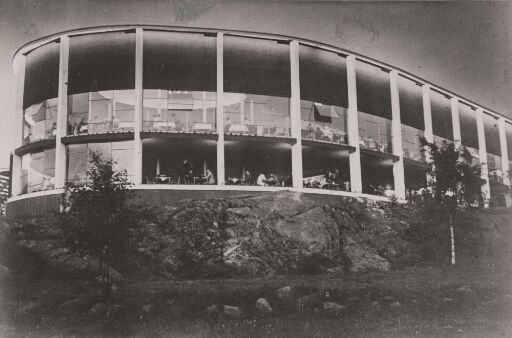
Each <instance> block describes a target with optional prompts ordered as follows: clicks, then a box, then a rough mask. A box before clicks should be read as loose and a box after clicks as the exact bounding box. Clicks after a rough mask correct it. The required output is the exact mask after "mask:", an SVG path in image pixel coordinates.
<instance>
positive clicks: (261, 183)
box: [256, 173, 268, 187]
mask: <svg viewBox="0 0 512 338" xmlns="http://www.w3.org/2000/svg"><path fill="white" fill-rule="evenodd" d="M256 185H259V186H262V187H265V186H267V185H268V184H267V177H266V176H265V174H263V173H261V174H259V176H258V179H257V180H256Z"/></svg>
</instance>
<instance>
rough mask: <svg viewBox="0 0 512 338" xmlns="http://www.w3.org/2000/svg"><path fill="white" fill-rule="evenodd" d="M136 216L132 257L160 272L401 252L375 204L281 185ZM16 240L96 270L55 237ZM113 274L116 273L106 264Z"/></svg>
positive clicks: (257, 270) (323, 264)
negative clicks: (326, 198)
mask: <svg viewBox="0 0 512 338" xmlns="http://www.w3.org/2000/svg"><path fill="white" fill-rule="evenodd" d="M154 211H155V216H154V217H153V218H152V219H151V221H149V220H143V221H141V223H140V227H139V230H138V231H140V234H139V235H140V242H138V246H137V253H138V255H137V257H136V259H140V262H136V261H135V260H133V261H134V263H133V264H140V267H141V268H147V265H150V266H151V267H152V268H153V270H154V271H156V272H157V273H159V274H161V275H162V276H165V277H166V278H169V277H174V276H184V277H196V275H194V274H197V273H199V275H197V276H198V277H201V276H205V277H210V276H215V274H219V273H220V274H222V273H225V272H226V271H229V273H230V274H252V275H271V274H274V273H293V272H300V273H318V272H326V271H328V270H329V271H334V272H340V273H341V272H344V271H347V270H350V271H368V270H381V271H387V270H389V268H390V266H391V264H390V262H393V261H394V260H395V259H396V258H397V257H402V256H404V255H406V254H407V253H408V247H407V244H405V241H403V240H401V239H400V231H402V230H401V229H402V228H403V227H404V225H399V226H395V225H394V224H392V223H391V222H390V221H389V220H388V219H387V218H386V217H385V215H384V213H383V211H382V210H379V209H376V207H374V206H371V205H370V204H365V203H362V202H358V201H357V200H355V199H349V198H346V199H340V204H339V205H328V204H321V203H317V202H315V201H314V200H313V199H312V198H310V197H308V196H307V195H306V194H301V193H296V192H290V191H281V192H275V193H262V194H260V195H256V196H249V197H242V198H236V199H229V198H226V199H209V200H187V201H180V202H177V203H173V204H172V205H168V206H164V207H159V208H155V209H154ZM22 242H23V245H24V246H25V247H27V248H30V249H31V250H32V251H35V252H37V253H38V254H40V255H41V256H42V257H43V258H45V259H46V260H48V261H49V262H52V263H53V264H58V265H59V266H60V267H63V268H65V269H70V270H74V271H76V270H78V271H92V272H94V271H96V270H97V268H98V264H97V261H96V260H94V259H91V258H88V257H85V258H80V257H76V256H74V255H71V254H70V253H69V252H68V251H67V250H66V249H64V248H63V247H62V245H61V243H60V242H59V241H58V240H25V241H22ZM111 276H112V278H113V280H114V281H121V280H122V276H121V275H120V274H119V273H118V272H117V271H116V270H112V272H111Z"/></svg>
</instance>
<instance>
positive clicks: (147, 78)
mask: <svg viewBox="0 0 512 338" xmlns="http://www.w3.org/2000/svg"><path fill="white" fill-rule="evenodd" d="M143 62H144V71H143V77H144V79H143V87H144V88H145V89H168V90H187V91H207V92H216V90H217V39H216V38H215V37H208V36H205V35H203V34H193V33H174V32H157V31H144V61H143Z"/></svg>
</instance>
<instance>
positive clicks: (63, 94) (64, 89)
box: [55, 36, 69, 188]
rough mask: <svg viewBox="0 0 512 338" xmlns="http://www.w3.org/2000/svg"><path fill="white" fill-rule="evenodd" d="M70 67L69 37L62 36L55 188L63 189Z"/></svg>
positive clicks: (64, 181)
mask: <svg viewBox="0 0 512 338" xmlns="http://www.w3.org/2000/svg"><path fill="white" fill-rule="evenodd" d="M68 65H69V37H68V36H62V37H61V38H60V58H59V98H58V103H57V104H58V106H57V135H56V137H55V188H63V187H64V185H65V183H66V146H65V145H64V144H63V143H62V141H61V140H62V137H64V136H66V132H67V129H68V128H67V120H68Z"/></svg>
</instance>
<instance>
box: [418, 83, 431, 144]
mask: <svg viewBox="0 0 512 338" xmlns="http://www.w3.org/2000/svg"><path fill="white" fill-rule="evenodd" d="M421 90H422V94H423V121H424V123H425V135H424V136H425V140H426V141H427V142H429V143H433V142H434V129H433V128H432V106H431V103H430V85H428V84H425V85H423V86H422V87H421Z"/></svg>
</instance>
